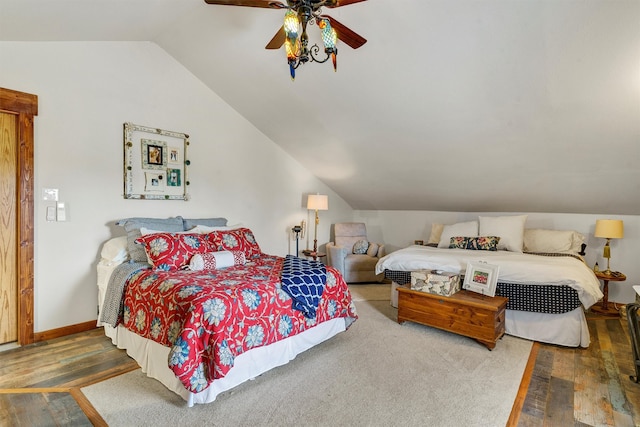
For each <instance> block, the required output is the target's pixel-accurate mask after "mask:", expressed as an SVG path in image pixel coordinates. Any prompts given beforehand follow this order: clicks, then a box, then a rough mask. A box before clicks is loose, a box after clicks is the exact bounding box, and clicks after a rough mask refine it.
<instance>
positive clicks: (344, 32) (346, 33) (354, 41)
mask: <svg viewBox="0 0 640 427" xmlns="http://www.w3.org/2000/svg"><path fill="white" fill-rule="evenodd" d="M322 17H323V18H328V19H329V21H331V26H332V27H333V29H335V30H336V33H337V34H338V39H340V40H342V41H343V42H345V43H346V44H347V45H348V46H350V47H351V48H352V49H357V48H359V47H360V46H362V45H363V44H365V43H366V42H367V39H365V38H364V37H362V36H361V35H360V34H358V33H356V32H355V31H353V30H352V29H350V28H348V27H346V26H344V25H343V24H341V23H340V22H338V21H336V19H335V18H332V17H330V16H327V15H322Z"/></svg>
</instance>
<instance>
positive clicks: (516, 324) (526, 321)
mask: <svg viewBox="0 0 640 427" xmlns="http://www.w3.org/2000/svg"><path fill="white" fill-rule="evenodd" d="M397 287H398V284H397V283H396V282H392V283H391V305H392V306H393V307H395V308H398V291H397ZM505 313H506V315H505V318H506V319H505V320H506V322H505V333H507V334H509V335H513V336H514V337H520V338H525V339H528V340H532V341H539V342H544V343H547V344H556V345H563V346H566V347H584V348H587V347H589V343H590V342H591V336H590V335H589V327H588V325H587V318H586V317H585V315H584V310H583V308H582V307H578V308H576V309H575V310H572V311H569V312H567V313H562V314H549V313H532V312H528V311H517V310H506V312H505Z"/></svg>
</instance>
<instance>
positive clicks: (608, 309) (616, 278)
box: [591, 271, 627, 316]
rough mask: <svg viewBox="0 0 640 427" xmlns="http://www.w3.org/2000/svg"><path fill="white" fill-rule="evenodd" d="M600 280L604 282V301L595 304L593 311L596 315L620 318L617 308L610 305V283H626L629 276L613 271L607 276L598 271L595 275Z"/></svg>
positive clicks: (592, 307)
mask: <svg viewBox="0 0 640 427" xmlns="http://www.w3.org/2000/svg"><path fill="white" fill-rule="evenodd" d="M595 275H596V277H597V278H598V279H599V280H602V293H603V294H604V296H603V297H602V301H600V302H597V303H595V304H594V305H592V306H591V311H592V312H594V313H598V314H602V315H603V316H619V315H620V312H619V311H618V309H617V308H616V307H613V306H612V305H611V304H609V282H624V281H625V280H627V276H625V275H624V274H622V273H619V272H617V271H612V272H611V273H610V274H606V273H605V272H604V271H598V272H596V273H595Z"/></svg>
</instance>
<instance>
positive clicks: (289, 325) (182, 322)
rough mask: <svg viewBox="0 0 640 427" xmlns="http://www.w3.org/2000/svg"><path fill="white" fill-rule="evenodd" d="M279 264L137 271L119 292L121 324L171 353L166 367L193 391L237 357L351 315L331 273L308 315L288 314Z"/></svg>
mask: <svg viewBox="0 0 640 427" xmlns="http://www.w3.org/2000/svg"><path fill="white" fill-rule="evenodd" d="M283 261H284V259H283V258H281V257H276V256H270V255H265V254H263V255H261V256H260V257H258V258H253V259H251V261H249V262H247V263H246V264H244V265H240V266H233V267H229V268H225V269H220V270H210V271H157V270H152V269H143V270H140V271H138V272H136V273H134V274H133V275H132V276H131V278H130V279H129V283H128V285H127V287H126V292H125V296H124V311H123V316H122V324H123V326H124V327H126V328H127V329H128V330H130V331H133V332H135V333H136V334H138V335H140V336H143V337H145V338H148V339H151V340H153V341H156V342H158V343H160V344H162V345H165V346H168V347H171V351H170V353H169V367H170V368H171V370H172V371H173V372H174V373H175V375H176V377H178V378H179V379H180V381H181V382H182V384H183V385H184V387H185V388H186V389H187V390H189V391H191V392H195V393H197V392H200V391H202V390H204V389H205V388H206V387H207V386H208V385H209V383H210V382H211V381H212V380H215V379H217V378H222V377H224V376H225V375H226V374H227V373H228V372H229V370H230V369H231V368H232V367H233V364H234V360H235V358H236V357H237V356H238V355H239V354H242V353H244V352H246V351H248V350H250V349H252V348H255V347H259V346H263V345H268V344H271V343H273V342H276V341H279V340H281V339H284V338H287V337H290V336H293V335H296V334H298V333H300V332H302V331H304V330H306V329H309V328H311V327H313V326H315V325H316V324H318V323H322V322H324V321H327V320H330V319H333V318H337V317H343V318H351V319H355V318H356V317H357V315H356V312H355V307H354V305H353V304H352V302H351V295H350V293H349V290H348V288H347V286H346V284H345V283H344V279H342V276H341V275H340V274H339V273H337V272H336V271H334V270H333V269H332V268H331V267H327V273H328V274H327V281H326V284H325V288H324V292H323V294H322V298H321V301H320V305H319V306H318V309H317V313H316V317H315V318H314V319H308V318H306V317H305V316H304V314H303V313H302V312H301V311H299V310H295V309H293V308H292V304H291V302H292V300H291V298H290V297H289V295H288V294H287V293H286V292H284V291H283V290H282V288H281V285H280V278H281V272H282V265H283Z"/></svg>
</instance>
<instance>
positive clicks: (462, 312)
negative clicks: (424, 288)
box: [398, 286, 507, 350]
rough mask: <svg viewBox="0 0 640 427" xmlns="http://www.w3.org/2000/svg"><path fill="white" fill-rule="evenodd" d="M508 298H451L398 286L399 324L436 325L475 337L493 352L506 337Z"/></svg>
mask: <svg viewBox="0 0 640 427" xmlns="http://www.w3.org/2000/svg"><path fill="white" fill-rule="evenodd" d="M506 306H507V298H504V297H488V296H483V295H479V294H476V293H474V292H468V291H460V292H457V293H455V294H453V295H451V296H449V297H445V296H442V295H435V294H429V293H426V292H419V291H414V290H411V289H409V288H407V287H404V286H398V323H403V322H406V321H410V322H416V323H420V324H422V325H427V326H433V327H435V328H439V329H443V330H445V331H449V332H454V333H456V334H459V335H464V336H467V337H470V338H474V339H475V340H477V341H478V342H480V343H482V344H484V345H486V346H487V348H488V349H489V350H492V349H493V348H494V347H495V346H496V342H497V341H498V339H500V338H501V337H502V336H503V335H504V330H505V319H504V316H505V310H506Z"/></svg>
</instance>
